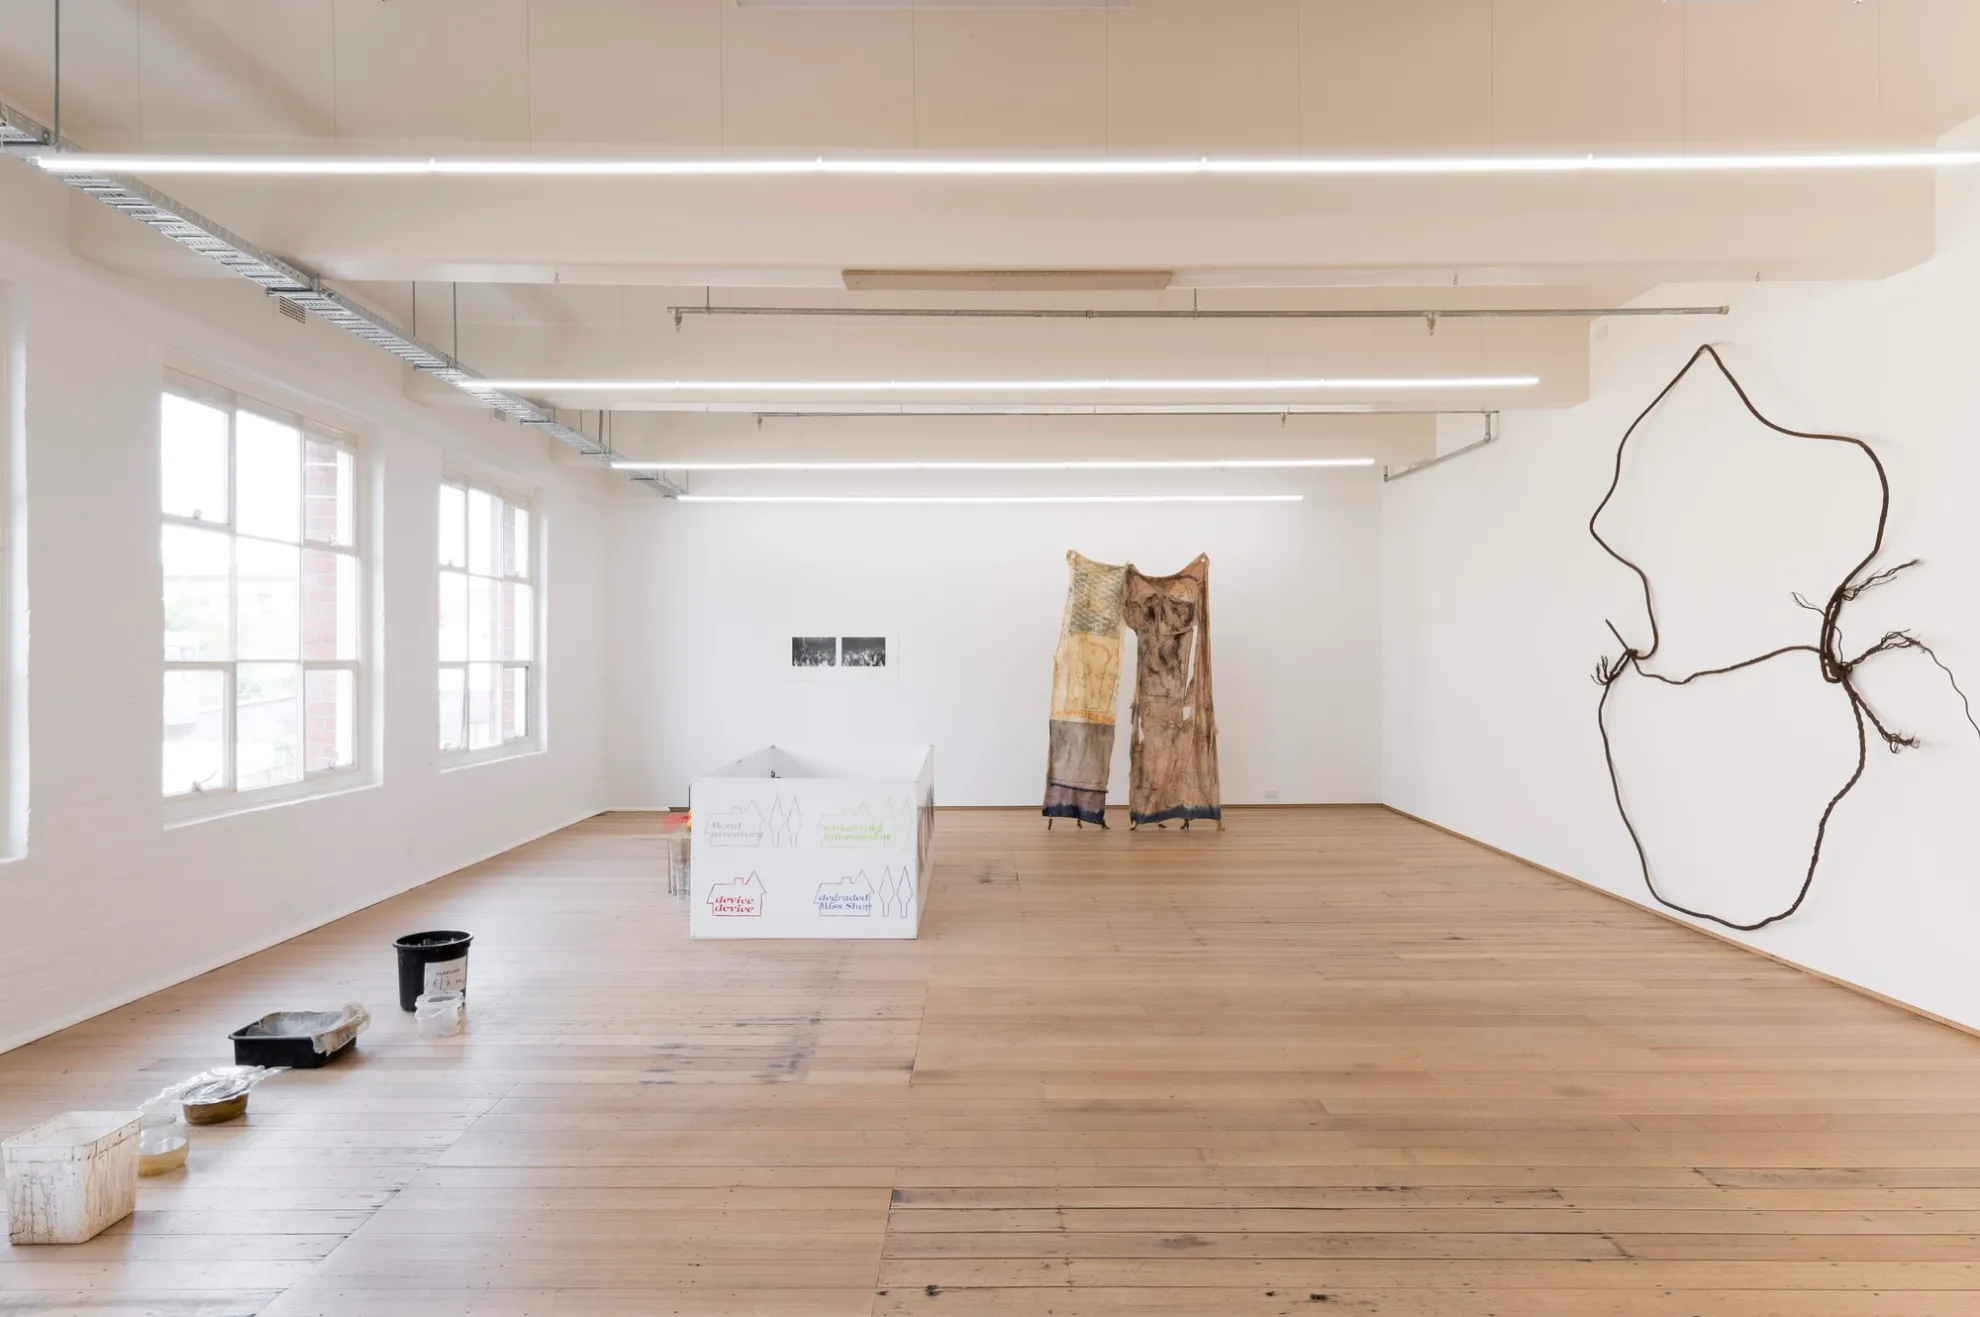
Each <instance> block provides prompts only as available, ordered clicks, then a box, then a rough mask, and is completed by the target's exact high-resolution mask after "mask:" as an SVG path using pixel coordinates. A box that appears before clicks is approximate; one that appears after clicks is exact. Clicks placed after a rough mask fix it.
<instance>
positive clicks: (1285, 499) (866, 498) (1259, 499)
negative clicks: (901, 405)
mask: <svg viewBox="0 0 1980 1317" xmlns="http://www.w3.org/2000/svg"><path fill="white" fill-rule="evenodd" d="M1305 498H1306V496H1305V495H1304V494H681V495H678V496H677V497H676V498H675V500H674V501H675V502H677V503H1300V502H1304V501H1305Z"/></svg>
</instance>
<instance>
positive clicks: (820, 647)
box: [791, 636, 839, 668]
mask: <svg viewBox="0 0 1980 1317" xmlns="http://www.w3.org/2000/svg"><path fill="white" fill-rule="evenodd" d="M838 662H839V638H838V637H837V636H792V637H791V666H792V667H794V668H830V667H835V666H837V664H838Z"/></svg>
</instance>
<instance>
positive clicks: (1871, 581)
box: [1588, 344, 1980, 933]
mask: <svg viewBox="0 0 1980 1317" xmlns="http://www.w3.org/2000/svg"><path fill="white" fill-rule="evenodd" d="M1706 359H1709V360H1710V361H1711V363H1712V364H1713V365H1714V366H1716V367H1717V368H1718V370H1719V373H1720V374H1721V375H1723V376H1724V377H1725V379H1726V383H1728V384H1730V385H1731V386H1732V390H1733V392H1734V393H1735V394H1737V395H1738V397H1739V400H1740V402H1741V403H1743V404H1744V405H1745V407H1746V410H1747V411H1748V412H1750V413H1752V415H1753V418H1754V419H1755V420H1757V421H1759V422H1760V423H1761V424H1762V425H1764V426H1766V427H1767V428H1768V429H1770V430H1773V431H1774V432H1776V433H1777V434H1784V435H1789V436H1792V437H1794V438H1797V439H1814V440H1820V441H1821V442H1824V443H1836V444H1848V445H1849V446H1850V447H1852V448H1854V449H1856V450H1857V451H1858V452H1860V453H1862V454H1863V456H1864V457H1866V458H1868V459H1869V461H1870V468H1871V470H1872V471H1873V472H1875V473H1876V477H1877V489H1878V499H1879V502H1878V508H1877V533H1876V536H1875V538H1874V539H1872V540H1871V542H1870V551H1869V552H1868V553H1866V554H1864V555H1863V558H1862V559H1861V560H1860V561H1859V562H1858V563H1857V564H1856V566H1855V567H1854V568H1852V569H1851V570H1850V572H1849V574H1848V575H1846V576H1845V577H1843V579H1842V581H1841V582H1840V583H1839V584H1838V585H1837V586H1836V588H1835V589H1834V590H1833V591H1831V592H1830V593H1829V597H1828V599H1827V600H1826V601H1824V602H1823V603H1821V604H1816V603H1813V602H1811V601H1809V600H1807V599H1805V598H1803V597H1802V596H1801V595H1799V594H1797V595H1795V596H1794V601H1795V602H1796V603H1797V604H1800V605H1801V606H1802V607H1804V608H1806V609H1808V610H1809V611H1810V612H1813V613H1817V614H1819V615H1820V616H1821V626H1820V629H1819V630H1818V632H1817V635H1816V639H1815V641H1814V643H1812V644H1799V645H1783V646H1781V647H1780V648H1778V649H1772V650H1769V651H1767V652H1766V653H1764V654H1756V655H1754V656H1753V657H1752V658H1748V659H1742V660H1740V661H1739V662H1737V663H1728V664H1726V665H1725V666H1724V667H1717V668H1702V669H1700V670H1699V671H1696V672H1691V673H1687V674H1685V675H1683V676H1671V675H1668V674H1665V673H1659V672H1653V671H1651V670H1650V669H1649V668H1648V667H1647V666H1645V665H1646V664H1648V663H1649V661H1650V660H1651V659H1653V658H1654V657H1655V656H1656V653H1657V647H1658V645H1659V644H1660V643H1661V642H1660V637H1659V634H1658V630H1657V606H1656V598H1655V593H1654V591H1653V590H1652V589H1651V585H1650V577H1649V575H1648V574H1647V573H1645V572H1644V570H1643V569H1642V568H1641V567H1639V566H1637V565H1636V563H1634V562H1632V561H1630V559H1629V558H1627V557H1625V556H1624V555H1623V554H1621V553H1620V552H1618V551H1617V550H1616V548H1615V546H1614V545H1612V544H1610V543H1609V542H1608V541H1607V540H1605V539H1603V538H1602V533H1601V532H1600V531H1599V530H1597V529H1596V527H1595V523H1596V521H1597V520H1598V519H1599V518H1600V517H1601V515H1602V512H1603V510H1604V509H1605V508H1607V507H1608V506H1609V502H1610V500H1611V499H1613V498H1614V497H1615V494H1616V488H1617V486H1619V485H1620V484H1621V483H1622V472H1623V455H1624V453H1625V452H1627V451H1628V448H1629V441H1630V439H1631V437H1632V436H1634V435H1635V434H1636V431H1637V429H1638V427H1640V426H1641V425H1642V424H1643V422H1644V421H1645V419H1647V418H1648V417H1649V416H1650V414H1651V413H1652V412H1654V411H1656V410H1657V405H1658V404H1659V403H1661V402H1663V400H1664V399H1665V398H1666V397H1667V396H1668V395H1669V394H1670V392H1671V390H1673V389H1675V388H1676V387H1677V386H1678V384H1679V383H1680V382H1681V381H1682V380H1683V379H1684V377H1685V376H1686V375H1688V374H1689V373H1690V372H1691V369H1692V368H1693V367H1694V366H1696V365H1698V363H1699V362H1700V361H1703V360H1706ZM1890 515H1891V482H1890V478H1889V477H1888V476H1887V475H1886V474H1885V472H1884V464H1883V462H1882V461H1881V460H1879V459H1878V457H1877V454H1876V451H1875V450H1874V449H1872V448H1871V447H1870V445H1869V444H1867V443H1865V442H1864V441H1863V440H1861V439H1855V438H1851V437H1850V436H1848V435H1841V434H1816V433H1813V432H1810V431H1807V430H1790V429H1788V428H1787V427H1786V426H1784V425H1776V424H1775V423H1774V422H1772V421H1770V420H1768V419H1767V417H1766V416H1764V415H1763V414H1762V413H1761V411H1760V409H1759V408H1758V407H1756V406H1754V405H1753V400H1752V399H1751V398H1749V397H1748V396H1747V394H1746V390H1745V389H1744V388H1742V387H1741V386H1740V383H1739V380H1738V379H1736V378H1735V377H1734V376H1733V373H1732V371H1731V369H1730V368H1728V367H1727V365H1726V363H1725V360H1724V358H1722V357H1721V356H1720V355H1719V353H1718V351H1717V350H1716V349H1714V348H1713V347H1712V346H1711V345H1710V344H1706V345H1704V346H1702V347H1700V348H1699V349H1698V350H1697V351H1696V352H1694V353H1692V354H1691V358H1690V360H1688V361H1686V362H1685V363H1684V368H1683V369H1681V370H1680V371H1678V373H1677V374H1676V375H1675V376H1673V377H1672V379H1671V382H1670V383H1669V384H1666V385H1665V386H1664V387H1663V389H1662V390H1660V391H1659V392H1658V394H1657V396H1656V397H1655V398H1653V399H1651V401H1650V405H1649V406H1648V407H1645V408H1644V409H1643V410H1642V412H1640V413H1639V414H1638V415H1637V417H1636V419H1635V420H1634V421H1632V422H1630V426H1629V429H1628V430H1626V431H1624V433H1623V437H1622V442H1620V443H1619V444H1617V445H1616V461H1615V471H1614V474H1613V475H1612V476H1611V478H1610V480H1609V488H1608V490H1607V492H1606V493H1604V494H1603V495H1602V501H1601V503H1599V504H1597V505H1596V508H1595V511H1594V513H1593V514H1592V515H1591V516H1590V517H1589V518H1588V533H1589V534H1590V535H1591V536H1593V537H1594V539H1595V542H1596V543H1597V544H1599V545H1601V546H1602V550H1603V552H1605V553H1607V554H1608V555H1609V556H1610V557H1611V558H1614V559H1615V560H1616V561H1617V562H1619V563H1621V564H1622V565H1623V566H1625V567H1627V568H1629V570H1630V571H1631V572H1633V573H1634V574H1635V576H1636V579H1637V581H1638V582H1639V583H1640V584H1641V585H1642V588H1643V607H1644V612H1645V614H1646V616H1647V617H1648V618H1649V622H1650V644H1649V646H1648V647H1647V648H1644V649H1638V648H1636V647H1635V646H1633V645H1631V644H1630V643H1629V642H1628V641H1627V640H1624V639H1623V637H1622V632H1620V631H1618V630H1617V629H1616V626H1615V623H1613V622H1605V625H1606V626H1607V627H1608V628H1609V634H1610V635H1612V636H1614V637H1615V638H1616V643H1617V644H1619V645H1621V646H1622V652H1621V653H1619V654H1617V655H1615V656H1614V657H1613V658H1610V657H1608V656H1604V657H1602V658H1601V659H1598V660H1597V661H1596V664H1595V683H1596V685H1598V686H1600V687H1601V688H1602V696H1601V699H1600V700H1599V701H1598V702H1597V704H1596V706H1595V723H1596V726H1597V728H1599V729H1600V731H1601V734H1602V756H1603V758H1604V760H1605V761H1606V762H1607V764H1608V769H1609V788H1610V790H1611V792H1612V793H1613V794H1614V796H1615V801H1616V812H1617V813H1619V814H1620V815H1621V816H1622V821H1623V827H1624V828H1625V829H1627V830H1628V832H1629V840H1630V844H1631V845H1632V846H1634V847H1635V848H1636V860H1637V864H1638V866H1639V867H1640V868H1641V869H1642V871H1643V882H1644V885H1645V886H1647V887H1648V888H1649V889H1650V895H1651V896H1653V897H1655V898H1656V900H1657V901H1658V902H1659V903H1660V904H1662V905H1664V906H1666V907H1668V908H1669V909H1672V910H1676V911H1677V912H1678V913H1680V914H1685V915H1690V916H1691V917H1693V918H1694V919H1704V920H1709V921H1710V922H1712V923H1714V924H1718V925H1720V926H1721V927H1724V928H1731V929H1736V930H1738V931H1740V932H1744V933H1750V932H1752V931H1754V930H1755V929H1760V928H1765V927H1766V926H1767V925H1769V924H1773V923H1778V922H1779V921H1781V920H1783V919H1786V918H1787V917H1788V916H1789V915H1792V914H1793V913H1794V912H1795V911H1797V910H1799V909H1800V908H1801V905H1802V902H1804V901H1805V900H1807V899H1808V891H1809V888H1810V887H1812V886H1813V885H1814V882H1815V870H1816V869H1817V868H1818V867H1819V866H1820V865H1821V863H1822V843H1823V841H1824V840H1825V839H1826V837H1827V836H1828V830H1829V820H1830V818H1831V817H1832V816H1833V815H1834V814H1835V812H1836V807H1837V806H1838V805H1840V804H1841V803H1842V802H1843V798H1844V797H1846V796H1848V795H1849V793H1850V792H1851V791H1852V790H1854V789H1855V787H1856V784H1857V783H1858V782H1860V781H1861V780H1862V779H1863V773H1864V769H1865V768H1866V767H1867V766H1868V763H1869V757H1870V734H1871V733H1872V732H1874V733H1875V734H1876V736H1877V738H1878V739H1879V740H1881V741H1882V742H1883V743H1884V745H1885V747H1886V748H1887V749H1889V750H1890V751H1891V753H1893V754H1896V753H1898V752H1900V751H1904V750H1909V749H1913V748H1915V747H1916V746H1917V745H1918V744H1919V741H1918V738H1917V737H1916V736H1914V735H1911V734H1909V733H1906V732H1899V731H1894V730H1893V729H1892V728H1891V727H1890V726H1889V725H1888V724H1886V723H1885V722H1884V720H1883V719H1882V718H1880V717H1879V716H1878V715H1877V711H1876V710H1875V709H1873V708H1871V706H1870V703H1869V701H1867V700H1866V699H1864V697H1863V693H1862V691H1860V690H1858V689H1857V686H1856V672H1857V670H1858V669H1859V668H1860V667H1862V665H1863V664H1864V663H1865V662H1867V661H1869V660H1870V659H1873V658H1875V657H1876V656H1877V655H1879V654H1888V653H1891V652H1893V651H1897V650H1916V651H1917V652H1919V653H1921V654H1923V655H1924V656H1925V657H1926V658H1928V659H1930V660H1931V661H1932V663H1933V664H1934V665H1936V666H1937V667H1938V669H1939V671H1941V672H1943V673H1945V675H1946V680H1947V681H1948V682H1950V683H1951V685H1952V689H1953V691H1954V693H1955V694H1957V695H1958V696H1959V699H1960V704H1961V706H1962V707H1963V708H1964V709H1965V711H1966V721H1967V723H1968V724H1969V725H1971V726H1972V727H1973V730H1974V733H1975V735H1980V722H1975V721H1974V717H1973V707H1972V705H1971V704H1970V703H1969V702H1968V701H1967V698H1966V692H1965V691H1964V690H1962V689H1961V688H1960V685H1959V680H1958V678H1957V677H1955V676H1954V675H1953V671H1952V669H1951V668H1949V667H1947V666H1946V665H1945V664H1944V663H1943V662H1941V661H1940V659H1939V656H1938V655H1937V654H1935V653H1933V652H1932V647H1931V646H1930V645H1927V644H1926V643H1925V642H1924V641H1922V640H1920V639H1918V637H1916V636H1914V635H1912V634H1911V633H1910V632H1909V631H1887V632H1885V633H1884V635H1883V636H1882V638H1881V639H1879V640H1878V641H1877V642H1876V643H1875V644H1873V645H1871V646H1870V647H1869V648H1868V649H1865V650H1863V651H1862V652H1860V653H1858V654H1857V655H1855V656H1854V657H1850V656H1849V655H1848V654H1847V653H1846V652H1845V650H1844V648H1843V639H1842V629H1841V628H1842V612H1843V608H1844V606H1845V605H1847V604H1849V603H1851V602H1853V601H1854V600H1856V599H1857V598H1858V597H1860V596H1861V595H1862V594H1863V593H1864V592H1865V591H1866V590H1872V589H1875V588H1876V587H1877V586H1880V585H1885V584H1888V583H1889V582H1890V581H1891V580H1892V579H1893V578H1894V577H1896V576H1897V575H1898V574H1899V573H1901V572H1903V571H1906V570H1907V569H1909V568H1912V567H1916V566H1917V565H1918V562H1919V560H1918V559H1916V558H1912V559H1909V560H1908V561H1905V562H1901V563H1897V564H1895V565H1893V566H1889V567H1880V568H1876V569H1875V570H1873V569H1872V564H1874V563H1875V562H1876V560H1877V556H1878V555H1879V554H1880V553H1882V552H1883V549H1884V531H1885V528H1886V527H1887V525H1888V524H1889V521H1890ZM1790 654H1812V655H1814V656H1816V658H1817V659H1818V660H1819V661H1820V665H1821V671H1822V679H1823V680H1824V681H1826V682H1828V683H1829V684H1830V685H1832V686H1835V687H1836V688H1837V689H1838V690H1839V691H1840V692H1841V693H1842V695H1843V697H1844V698H1845V699H1846V700H1848V701H1849V707H1850V712H1851V714H1852V716H1853V717H1854V718H1855V720H1856V766H1855V768H1854V769H1853V770H1852V771H1851V772H1850V775H1849V780H1848V781H1846V782H1844V783H1843V784H1842V787H1841V789H1840V790H1838V791H1837V792H1836V793H1835V794H1834V795H1833V796H1831V797H1830V798H1829V802H1828V804H1826V805H1824V806H1823V807H1822V813H1821V816H1820V818H1818V819H1817V820H1816V824H1815V841H1814V845H1813V847H1812V848H1811V849H1810V851H1809V855H1808V868H1807V870H1806V872H1805V873H1804V874H1803V876H1802V880H1801V887H1800V890H1798V891H1797V892H1796V893H1795V897H1794V900H1793V901H1792V902H1791V903H1790V904H1789V905H1788V907H1787V908H1786V909H1784V910H1782V911H1780V912H1779V913H1777V914H1772V915H1768V916H1767V917H1766V918H1765V919H1760V920H1757V921H1755V922H1753V923H1750V924H1742V923H1739V922H1737V921H1735V920H1732V919H1727V918H1724V917H1722V916H1720V915H1715V914H1713V913H1712V912H1711V911H1709V910H1694V909H1691V908H1690V907H1688V906H1683V905H1679V904H1678V903H1677V902H1675V901H1672V900H1670V899H1669V898H1668V897H1666V896H1665V895H1664V894H1663V893H1662V892H1660V891H1658V890H1657V882H1656V879H1655V878H1653V877H1652V876H1651V874H1650V859H1649V856H1648V855H1647V854H1646V853H1645V851H1644V849H1643V839H1642V838H1641V837H1640V836H1638V835H1637V831H1636V824H1635V822H1634V821H1632V820H1631V818H1630V815H1629V807H1628V806H1627V805H1625V804H1624V803H1623V793H1622V784H1621V781H1620V779H1619V778H1618V777H1617V774H1616V759H1615V749H1614V747H1613V746H1612V745H1611V743H1610V740H1609V724H1608V710H1609V696H1610V694H1611V693H1613V692H1614V690H1615V688H1616V683H1617V682H1618V681H1619V680H1620V679H1621V678H1622V677H1623V676H1624V675H1625V674H1626V673H1632V672H1633V673H1635V674H1636V675H1637V676H1639V677H1644V678H1647V679H1649V680H1651V681H1658V682H1662V683H1664V684H1665V685H1667V686H1689V685H1691V684H1692V683H1693V682H1697V681H1703V680H1705V679H1707V678H1710V677H1722V676H1725V675H1726V674H1728V673H1733V672H1740V671H1744V670H1746V669H1748V668H1754V667H1758V666H1759V665H1761V664H1763V663H1768V662H1771V661H1773V660H1775V659H1779V658H1782V657H1785V656H1787V655H1790Z"/></svg>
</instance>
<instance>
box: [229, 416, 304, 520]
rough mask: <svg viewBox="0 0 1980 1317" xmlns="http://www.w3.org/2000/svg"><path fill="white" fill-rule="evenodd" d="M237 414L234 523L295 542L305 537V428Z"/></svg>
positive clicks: (235, 424)
mask: <svg viewBox="0 0 1980 1317" xmlns="http://www.w3.org/2000/svg"><path fill="white" fill-rule="evenodd" d="M235 417H236V419H235V422H234V481H235V491H236V493H237V494H238V496H239V498H240V504H241V508H240V515H239V516H238V517H237V518H236V520H235V526H236V528H237V529H239V530H240V532H241V533H242V534H243V535H265V536H267V537H268V538H269V539H271V540H287V541H288V542H289V543H291V544H293V543H295V542H296V541H297V540H298V539H300V538H302V431H300V430H298V429H296V427H295V426H293V425H284V424H283V423H282V422H280V421H275V420H270V419H269V418H268V417H266V416H257V415H255V414H254V413H253V412H237V413H235Z"/></svg>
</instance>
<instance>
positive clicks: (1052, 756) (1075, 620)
mask: <svg viewBox="0 0 1980 1317" xmlns="http://www.w3.org/2000/svg"><path fill="white" fill-rule="evenodd" d="M1066 562H1067V563H1068V564H1070V565H1071V567H1072V583H1071V585H1070V586H1069V587H1068V588H1067V590H1066V615H1065V621H1064V622H1063V623H1062V624H1061V625H1060V627H1059V647H1058V649H1057V650H1056V651H1055V652H1054V653H1053V655H1052V724H1051V748H1050V750H1049V751H1048V753H1047V757H1046V763H1045V809H1044V814H1045V817H1046V818H1048V819H1077V820H1079V821H1080V822H1082V823H1098V824H1099V825H1100V826H1101V827H1103V828H1104V827H1106V826H1107V776H1108V772H1109V770H1110V768H1111V766H1112V763H1113V758H1114V697H1115V693H1116V692H1117V691H1118V690H1119V688H1120V682H1121V595H1122V590H1123V589H1124V587H1125V585H1126V581H1127V574H1128V571H1129V570H1130V569H1129V568H1127V567H1122V566H1116V565H1114V564H1112V563H1104V562H1094V561H1093V560H1092V559H1091V558H1082V557H1081V556H1080V555H1079V554H1077V553H1072V552H1068V553H1067V554H1066Z"/></svg>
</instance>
